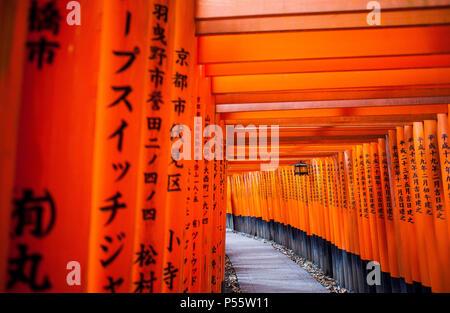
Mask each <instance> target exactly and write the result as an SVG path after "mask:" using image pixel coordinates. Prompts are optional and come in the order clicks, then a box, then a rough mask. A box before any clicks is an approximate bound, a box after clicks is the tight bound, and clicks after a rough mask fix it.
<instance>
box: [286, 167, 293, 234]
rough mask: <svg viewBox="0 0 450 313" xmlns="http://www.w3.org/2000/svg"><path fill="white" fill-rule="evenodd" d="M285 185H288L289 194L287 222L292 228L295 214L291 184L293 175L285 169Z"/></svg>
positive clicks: (287, 191)
mask: <svg viewBox="0 0 450 313" xmlns="http://www.w3.org/2000/svg"><path fill="white" fill-rule="evenodd" d="M285 183H286V193H287V208H286V209H287V210H286V213H287V221H286V225H290V226H292V221H293V219H294V212H293V209H292V184H291V173H290V169H289V168H286V169H285Z"/></svg>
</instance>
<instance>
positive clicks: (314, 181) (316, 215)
mask: <svg viewBox="0 0 450 313" xmlns="http://www.w3.org/2000/svg"><path fill="white" fill-rule="evenodd" d="M318 176H319V174H318V164H317V159H314V160H313V175H312V176H311V186H312V190H313V206H312V213H313V214H312V217H311V219H312V220H313V223H314V235H316V236H320V235H321V233H320V231H321V227H320V225H321V223H320V203H319V197H320V195H319V188H318Z"/></svg>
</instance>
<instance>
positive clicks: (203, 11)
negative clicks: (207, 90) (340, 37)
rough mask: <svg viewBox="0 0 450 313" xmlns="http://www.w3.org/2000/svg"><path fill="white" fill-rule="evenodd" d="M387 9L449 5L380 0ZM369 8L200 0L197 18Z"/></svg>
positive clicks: (336, 0)
mask: <svg viewBox="0 0 450 313" xmlns="http://www.w3.org/2000/svg"><path fill="white" fill-rule="evenodd" d="M378 2H379V3H380V5H381V7H382V8H383V9H384V10H389V9H408V8H432V7H443V6H448V5H450V1H448V0H409V1H398V0H379V1H378ZM352 11H367V2H366V1H342V0H304V1H298V0H277V1H273V0H259V1H258V2H257V4H255V1H254V0H226V1H224V0H197V6H196V18H197V19H211V18H225V17H226V18H236V17H246V16H267V15H286V14H310V13H326V12H352Z"/></svg>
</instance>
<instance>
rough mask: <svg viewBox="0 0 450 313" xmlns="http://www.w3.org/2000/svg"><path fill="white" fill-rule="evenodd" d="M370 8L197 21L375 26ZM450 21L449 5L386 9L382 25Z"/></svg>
mask: <svg viewBox="0 0 450 313" xmlns="http://www.w3.org/2000/svg"><path fill="white" fill-rule="evenodd" d="M367 15H368V11H365V12H343V13H342V12H341V13H335V12H333V13H328V14H324V13H319V14H306V15H305V14H295V15H280V16H256V17H240V18H228V17H226V18H215V19H206V20H204V19H202V20H198V21H197V23H196V24H197V25H196V26H197V27H196V30H197V35H216V34H236V33H256V32H278V31H298V30H314V29H342V28H364V27H366V28H371V27H374V26H373V25H369V24H368V23H367ZM449 22H450V9H449V8H431V9H430V8H425V9H423V8H422V9H409V10H395V11H386V10H383V14H382V23H381V25H380V27H388V26H417V25H439V24H446V23H449Z"/></svg>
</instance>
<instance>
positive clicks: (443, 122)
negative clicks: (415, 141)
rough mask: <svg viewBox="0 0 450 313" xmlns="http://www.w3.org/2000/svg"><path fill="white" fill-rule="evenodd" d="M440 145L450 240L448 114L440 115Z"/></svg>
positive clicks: (438, 136) (449, 236) (438, 125)
mask: <svg viewBox="0 0 450 313" xmlns="http://www.w3.org/2000/svg"><path fill="white" fill-rule="evenodd" d="M437 118H438V124H437V127H438V134H437V138H438V145H439V156H440V161H441V162H440V165H441V175H442V189H443V191H442V192H443V194H444V201H445V205H444V207H443V209H444V210H445V217H446V221H447V232H448V238H449V239H450V221H449V216H448V214H449V210H450V147H449V140H448V117H447V114H438V116H437Z"/></svg>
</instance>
